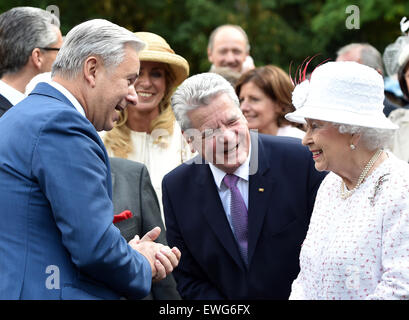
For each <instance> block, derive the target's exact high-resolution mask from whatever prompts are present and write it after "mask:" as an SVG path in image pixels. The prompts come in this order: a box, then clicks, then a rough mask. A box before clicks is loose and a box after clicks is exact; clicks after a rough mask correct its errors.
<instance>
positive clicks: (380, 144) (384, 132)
mask: <svg viewBox="0 0 409 320" xmlns="http://www.w3.org/2000/svg"><path fill="white" fill-rule="evenodd" d="M332 124H333V125H334V126H335V127H337V128H338V131H339V132H340V133H342V134H344V133H347V134H360V135H361V139H360V142H361V143H362V144H363V145H364V146H365V147H366V148H368V149H369V150H371V151H373V150H376V149H379V148H383V149H389V148H390V146H391V143H392V139H393V136H394V134H395V130H390V129H378V128H368V127H361V126H353V125H349V124H340V123H332Z"/></svg>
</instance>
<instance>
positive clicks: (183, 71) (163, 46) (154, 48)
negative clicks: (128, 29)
mask: <svg viewBox="0 0 409 320" xmlns="http://www.w3.org/2000/svg"><path fill="white" fill-rule="evenodd" d="M135 35H136V36H137V37H138V38H140V39H141V40H142V41H143V42H145V43H146V47H145V48H144V49H143V50H142V51H140V52H139V60H140V61H154V62H162V63H166V64H168V65H169V66H170V68H171V69H172V72H173V74H174V75H175V77H176V79H175V83H174V85H175V86H178V85H179V84H181V83H182V82H183V80H185V79H186V78H187V77H188V76H189V64H188V62H187V61H186V59H185V58H183V57H182V56H180V55H177V54H176V53H175V52H174V51H173V50H172V48H171V47H170V46H169V44H168V43H167V42H166V40H165V39H163V38H162V37H161V36H159V35H157V34H154V33H151V32H135Z"/></svg>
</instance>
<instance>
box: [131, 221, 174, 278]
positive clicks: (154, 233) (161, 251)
mask: <svg viewBox="0 0 409 320" xmlns="http://www.w3.org/2000/svg"><path fill="white" fill-rule="evenodd" d="M160 232H161V229H160V228H159V227H155V228H153V229H152V230H151V231H149V232H147V233H146V234H145V235H144V236H143V237H142V238H141V239H139V236H138V235H136V236H135V238H133V239H132V240H131V241H129V243H128V244H129V245H130V246H131V247H132V248H133V249H134V250H136V251H138V252H139V253H140V254H142V255H143V256H144V257H145V258H146V259H147V260H148V261H149V264H150V266H151V269H152V281H153V282H157V281H160V280H163V279H164V278H166V276H167V275H168V274H169V273H171V272H172V271H173V269H174V268H176V267H177V265H178V264H179V260H180V256H181V253H180V251H179V249H178V248H176V247H173V248H172V249H170V248H169V247H168V246H165V245H163V244H161V243H156V242H154V241H155V240H156V239H157V238H158V236H159V234H160Z"/></svg>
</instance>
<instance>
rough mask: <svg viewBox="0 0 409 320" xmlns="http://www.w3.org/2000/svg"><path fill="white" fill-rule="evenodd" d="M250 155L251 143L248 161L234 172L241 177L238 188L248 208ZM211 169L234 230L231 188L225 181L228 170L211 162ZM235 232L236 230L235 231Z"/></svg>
mask: <svg viewBox="0 0 409 320" xmlns="http://www.w3.org/2000/svg"><path fill="white" fill-rule="evenodd" d="M250 155H251V144H250V147H249V154H248V156H247V159H246V161H245V162H244V163H243V164H242V165H241V166H240V167H238V168H237V170H236V171H235V172H234V173H233V174H234V175H236V176H238V177H239V180H238V182H237V188H238V189H239V191H240V193H241V196H242V198H243V200H244V203H245V204H246V208H247V210H248V208H249V205H248V203H249V170H250ZM209 166H210V170H211V171H212V174H213V178H214V182H215V183H216V186H217V191H218V192H219V196H220V200H221V201H222V204H223V209H224V212H225V213H226V217H227V220H228V221H229V224H230V228H231V229H232V230H233V225H232V221H231V215H230V201H231V193H230V190H229V188H227V186H226V185H225V184H224V183H223V178H224V176H225V175H226V172H224V171H223V170H221V169H219V168H217V167H216V166H215V165H214V164H212V163H209ZM233 234H234V232H233Z"/></svg>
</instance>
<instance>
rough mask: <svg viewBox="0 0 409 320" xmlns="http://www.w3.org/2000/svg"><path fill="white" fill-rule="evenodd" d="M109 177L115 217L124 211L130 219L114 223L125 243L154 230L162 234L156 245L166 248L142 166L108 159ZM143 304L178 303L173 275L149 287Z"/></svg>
mask: <svg viewBox="0 0 409 320" xmlns="http://www.w3.org/2000/svg"><path fill="white" fill-rule="evenodd" d="M109 160H110V163H111V176H112V190H113V194H112V201H113V203H114V212H115V214H118V213H121V212H122V211H124V210H130V211H131V212H132V215H133V216H132V218H130V219H126V220H123V221H120V222H117V223H115V226H116V227H118V228H119V230H120V231H121V234H122V236H123V237H124V238H125V239H126V241H128V242H129V241H130V240H131V239H133V238H134V237H135V235H139V236H140V237H142V236H143V235H144V234H145V233H147V232H148V231H150V230H152V229H153V228H154V227H156V226H158V227H160V228H161V230H162V232H161V233H160V235H159V238H158V239H157V240H156V242H159V243H162V244H164V245H167V241H166V230H165V227H164V225H163V222H162V218H161V214H160V209H159V203H158V199H157V196H156V193H155V190H154V189H153V187H152V183H151V179H150V177H149V173H148V170H147V169H146V167H145V165H143V164H142V163H138V162H135V161H131V160H126V159H121V158H110V159H109ZM145 299H146V300H148V299H149V300H151V299H154V300H180V295H179V293H178V292H177V290H176V282H175V279H174V278H173V275H172V274H170V275H168V276H167V277H166V278H165V279H164V280H162V281H160V282H157V283H153V284H152V289H151V292H150V293H149V295H148V296H147V297H145Z"/></svg>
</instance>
